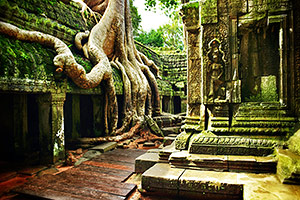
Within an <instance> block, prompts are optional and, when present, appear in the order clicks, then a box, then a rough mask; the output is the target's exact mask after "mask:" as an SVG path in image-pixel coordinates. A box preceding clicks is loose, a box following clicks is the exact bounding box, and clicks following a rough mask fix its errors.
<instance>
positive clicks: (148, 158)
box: [135, 152, 159, 173]
mask: <svg viewBox="0 0 300 200" xmlns="http://www.w3.org/2000/svg"><path fill="white" fill-rule="evenodd" d="M158 162H159V156H158V152H157V153H145V154H143V155H141V156H139V157H137V158H136V159H135V173H144V172H145V171H146V170H148V169H149V168H151V167H152V166H154V165H155V164H156V163H158Z"/></svg>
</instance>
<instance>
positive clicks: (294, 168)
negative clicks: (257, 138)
mask: <svg viewBox="0 0 300 200" xmlns="http://www.w3.org/2000/svg"><path fill="white" fill-rule="evenodd" d="M276 152H277V157H278V165H277V175H278V178H279V180H280V181H281V182H282V183H290V184H300V156H299V155H297V154H295V153H293V152H291V151H290V150H284V149H277V151H276Z"/></svg>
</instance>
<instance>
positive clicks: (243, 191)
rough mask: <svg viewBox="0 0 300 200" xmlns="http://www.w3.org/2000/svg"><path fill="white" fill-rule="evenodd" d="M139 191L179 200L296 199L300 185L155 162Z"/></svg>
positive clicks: (266, 176) (268, 177) (267, 177)
mask: <svg viewBox="0 0 300 200" xmlns="http://www.w3.org/2000/svg"><path fill="white" fill-rule="evenodd" d="M142 189H144V190H146V192H149V193H152V192H153V193H156V194H157V193H160V194H161V195H165V196H171V195H172V196H173V197H174V198H178V199H187V198H188V199H206V200H209V199H231V200H232V199H244V200H250V199H251V200H259V199H286V200H287V199H297V198H298V197H299V196H298V195H299V194H300V186H290V185H286V184H281V183H280V181H279V180H278V179H277V177H276V175H273V174H254V173H235V172H215V171H200V170H192V169H180V168H172V167H171V166H170V165H168V164H166V163H158V164H156V165H154V166H153V167H151V168H150V169H149V170H147V171H146V172H144V173H143V174H142Z"/></svg>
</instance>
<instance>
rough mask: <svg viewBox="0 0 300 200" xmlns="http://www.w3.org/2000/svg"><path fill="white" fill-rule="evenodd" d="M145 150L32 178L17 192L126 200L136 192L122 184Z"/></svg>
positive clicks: (127, 151)
mask: <svg viewBox="0 0 300 200" xmlns="http://www.w3.org/2000/svg"><path fill="white" fill-rule="evenodd" d="M144 153H146V150H135V149H134V150H132V149H115V150H113V151H109V152H106V153H104V154H101V155H100V156H98V157H96V158H94V159H92V160H90V161H86V162H83V163H82V164H80V165H79V166H77V167H74V168H71V169H68V170H67V171H64V172H62V173H60V174H57V175H45V176H43V177H40V178H33V179H32V180H30V181H28V182H27V183H26V184H24V185H23V186H21V187H18V188H16V189H15V192H18V193H22V194H26V195H30V196H34V197H39V198H46V199H75V200H76V199H84V200H92V199H104V200H106V199H107V200H115V199H116V200H119V199H126V197H128V195H129V194H130V193H131V192H132V191H133V190H134V189H135V188H136V185H135V184H130V183H123V182H122V181H124V180H126V179H127V178H128V177H129V176H130V175H131V174H132V173H133V171H134V163H135V159H136V158H137V157H138V156H140V155H142V154H144Z"/></svg>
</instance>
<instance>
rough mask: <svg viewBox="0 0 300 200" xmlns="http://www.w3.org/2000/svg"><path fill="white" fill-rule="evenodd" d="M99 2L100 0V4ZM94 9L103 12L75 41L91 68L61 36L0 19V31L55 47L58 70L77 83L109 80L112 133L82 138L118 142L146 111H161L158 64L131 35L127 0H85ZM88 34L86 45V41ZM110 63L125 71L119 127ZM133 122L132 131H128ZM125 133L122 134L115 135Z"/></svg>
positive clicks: (136, 126)
mask: <svg viewBox="0 0 300 200" xmlns="http://www.w3.org/2000/svg"><path fill="white" fill-rule="evenodd" d="M96 2H97V3H96ZM86 3H87V5H88V6H89V7H90V8H92V9H93V10H94V11H95V12H99V13H101V14H103V16H102V18H101V20H100V21H99V22H98V23H97V24H96V25H95V26H94V27H93V28H92V30H91V31H90V32H85V33H78V34H77V36H76V38H75V44H76V46H77V47H78V48H79V49H82V50H83V52H84V55H85V56H86V57H87V58H88V59H89V60H90V61H91V62H92V63H93V65H94V67H93V68H92V70H91V71H90V72H89V73H86V71H85V70H84V68H83V67H82V66H80V65H79V64H78V63H76V61H75V59H74V56H73V55H72V53H71V51H70V50H69V48H68V47H67V45H66V44H64V43H63V42H62V41H61V40H59V39H58V38H56V37H53V36H51V35H48V34H44V33H40V32H35V31H26V30H21V29H19V28H17V27H15V26H13V25H10V24H7V23H5V22H0V32H1V33H5V34H8V35H10V36H12V37H15V38H16V39H19V40H26V41H32V42H39V43H41V44H44V45H47V46H50V47H52V48H54V49H55V50H56V52H57V56H55V58H54V65H55V66H56V67H57V71H58V72H61V71H63V72H64V73H66V74H67V76H69V77H70V78H71V79H72V80H73V81H74V82H75V83H76V84H77V85H78V86H79V87H81V88H93V87H96V86H98V85H99V84H100V83H101V82H102V81H104V82H105V84H106V87H105V88H106V91H105V95H106V99H107V101H106V103H107V105H106V106H105V113H106V114H107V116H106V117H105V126H106V133H107V135H108V136H109V137H106V138H102V139H101V138H98V139H92V138H91V139H87V138H86V139H83V140H84V141H85V142H89V140H90V142H93V141H98V142H101V141H112V140H114V141H118V140H120V138H121V139H122V138H127V137H128V136H131V135H132V133H135V132H136V130H138V129H139V127H140V126H141V124H145V123H143V121H144V120H145V115H147V116H152V114H154V115H159V114H160V103H159V102H160V101H159V92H158V86H157V82H156V78H155V77H157V76H158V68H157V67H156V65H155V64H154V63H153V62H152V61H150V60H148V58H147V57H146V56H144V55H143V54H142V53H140V52H138V51H137V49H136V47H135V44H134V40H133V36H132V24H131V16H130V9H129V1H128V0H99V1H95V0H94V1H93V0H86ZM85 38H88V42H87V43H86V44H82V40H83V39H85ZM112 67H116V68H118V69H119V70H120V71H121V73H122V78H123V83H124V92H123V94H124V98H123V99H124V102H123V110H122V111H121V112H122V113H123V115H122V116H124V119H122V122H123V124H122V126H121V127H119V128H118V129H117V122H118V112H119V111H118V106H117V98H116V92H115V88H114V83H113V75H112ZM130 126H131V127H133V129H131V130H130V131H129V132H128V133H124V132H125V131H127V130H128V129H129V128H130ZM116 134H117V135H118V134H123V135H124V136H119V137H118V136H113V135H116Z"/></svg>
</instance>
